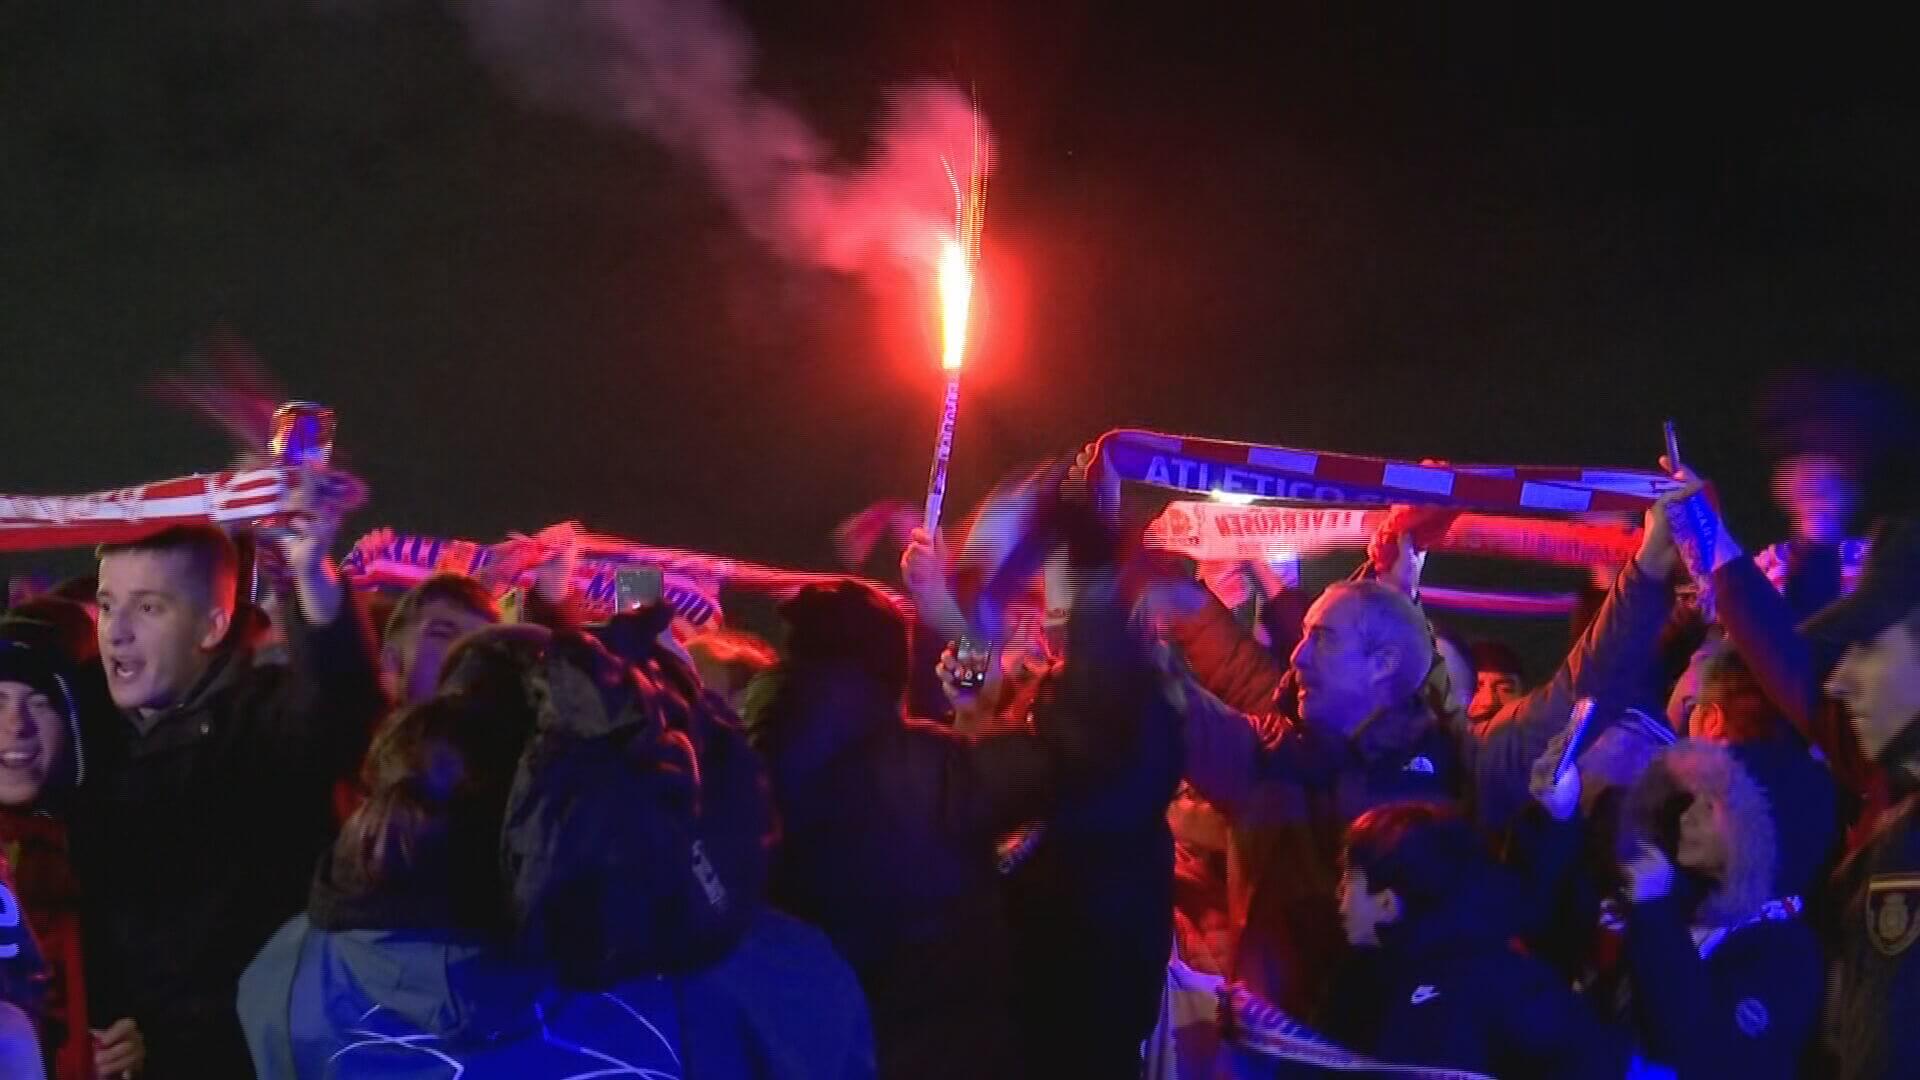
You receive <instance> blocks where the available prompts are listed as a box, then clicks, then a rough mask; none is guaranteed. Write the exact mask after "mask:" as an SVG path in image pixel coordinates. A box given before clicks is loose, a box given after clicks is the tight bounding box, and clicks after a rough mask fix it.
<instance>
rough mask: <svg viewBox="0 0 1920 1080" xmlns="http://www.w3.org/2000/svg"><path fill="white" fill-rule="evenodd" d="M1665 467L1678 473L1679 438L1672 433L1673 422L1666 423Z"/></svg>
mask: <svg viewBox="0 0 1920 1080" xmlns="http://www.w3.org/2000/svg"><path fill="white" fill-rule="evenodd" d="M1666 429H1667V465H1668V467H1670V468H1671V469H1672V471H1674V472H1679V471H1680V436H1679V435H1677V434H1675V433H1674V430H1673V421H1671V420H1669V421H1667V425H1666Z"/></svg>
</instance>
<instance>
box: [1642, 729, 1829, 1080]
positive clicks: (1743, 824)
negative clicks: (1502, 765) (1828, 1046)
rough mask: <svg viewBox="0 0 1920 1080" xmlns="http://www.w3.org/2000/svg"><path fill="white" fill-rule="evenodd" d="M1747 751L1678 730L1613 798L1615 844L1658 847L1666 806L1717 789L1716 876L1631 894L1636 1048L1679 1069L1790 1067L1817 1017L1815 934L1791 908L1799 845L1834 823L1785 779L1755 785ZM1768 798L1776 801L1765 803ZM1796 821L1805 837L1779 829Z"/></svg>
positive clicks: (1784, 1070)
mask: <svg viewBox="0 0 1920 1080" xmlns="http://www.w3.org/2000/svg"><path fill="white" fill-rule="evenodd" d="M1759 757H1760V755H1755V754H1751V753H1745V752H1743V751H1742V750H1739V749H1729V748H1728V747H1725V746H1722V745H1719V744H1716V743H1710V742H1703V741H1699V740H1688V741H1685V742H1681V743H1678V744H1676V745H1675V746H1673V747H1671V748H1669V749H1667V750H1666V751H1664V752H1663V753H1661V755H1660V756H1659V757H1658V758H1656V759H1655V760H1654V763H1653V765H1652V766H1651V767H1649V768H1648V770H1647V771H1646V773H1645V774H1643V775H1642V776H1641V778H1640V780H1639V781H1638V782H1636V783H1635V785H1634V787H1633V790H1632V791H1630V792H1629V793H1628V796H1627V801H1626V805H1625V807H1624V809H1623V814H1624V820H1623V824H1622V833H1623V837H1622V840H1623V849H1624V850H1627V851H1631V850H1633V845H1637V844H1639V843H1642V842H1648V843H1655V844H1657V845H1660V846H1662V847H1668V846H1669V845H1668V844H1667V843H1663V839H1664V838H1665V837H1666V836H1668V835H1671V830H1672V829H1673V828H1674V821H1675V820H1676V819H1677V816H1678V812H1679V811H1680V810H1682V809H1684V807H1685V805H1686V803H1687V802H1689V801H1690V800H1691V799H1694V798H1700V797H1711V798H1713V799H1715V800H1717V801H1718V802H1719V803H1720V804H1721V806H1722V808H1723V813H1724V816H1725V820H1726V822H1727V830H1728V832H1727V836H1726V841H1727V844H1726V846H1727V865H1726V868H1725V871H1724V873H1723V875H1722V876H1721V877H1720V879H1719V880H1717V881H1708V880H1705V879H1702V878H1699V877H1698V876H1696V875H1693V874H1691V873H1689V872H1687V871H1684V870H1679V871H1676V882H1675V887H1674V888H1673V890H1672V891H1671V892H1670V893H1669V895H1667V896H1665V897H1663V898H1661V899H1658V900H1654V901H1649V902H1646V903H1639V904H1634V905H1632V910H1631V912H1630V914H1629V917H1628V925H1627V940H1626V961H1627V972H1628V975H1629V978H1630V979H1631V985H1632V1013H1633V1016H1632V1019H1633V1022H1634V1025H1635V1027H1636V1029H1637V1030H1638V1031H1639V1033H1640V1035H1641V1040H1642V1047H1641V1054H1642V1056H1643V1057H1645V1058H1646V1059H1648V1060H1650V1061H1654V1062H1657V1063H1660V1064H1663V1065H1667V1066H1669V1067H1671V1068H1673V1069H1674V1070H1676V1072H1677V1073H1678V1074H1679V1076H1680V1077H1682V1078H1683V1080H1685V1078H1693V1077H1717V1076H1742V1077H1768V1076H1777V1077H1792V1076H1796V1075H1798V1074H1799V1071H1800V1067H1801V1064H1802V1061H1803V1058H1804V1057H1805V1055H1806V1054H1807V1052H1808V1051H1809V1049H1810V1048H1811V1046H1812V1043H1813V1036H1814V1033H1815V1031H1816V1029H1817V1025H1818V1022H1819V1016H1820V1003H1821V986H1822V981H1823V980H1822V975H1823V971H1822V964H1821V955H1820V947H1819V941H1818V939H1817V937H1816V936H1815V934H1814V932H1813V930H1812V928H1811V927H1809V926H1808V925H1807V922H1806V920H1805V919H1803V918H1801V917H1800V914H1799V913H1800V908H1801V905H1802V903H1803V901H1804V898H1803V897H1801V896H1799V895H1798V894H1796V893H1792V892H1788V891H1785V890H1789V889H1794V888H1800V887H1804V886H1805V885H1807V884H1810V883H1811V880H1812V876H1813V875H1812V874H1811V873H1810V871H1809V870H1808V868H1807V864H1808V863H1809V862H1810V861H1811V860H1810V858H1809V857H1808V856H1806V855H1804V854H1803V853H1804V852H1808V851H1813V850H1818V849H1819V848H1820V846H1821V841H1820V840H1819V839H1818V836H1819V835H1820V834H1821V833H1822V830H1823V829H1824V835H1825V836H1826V837H1827V840H1828V842H1831V840H1832V839H1833V838H1835V836H1836V835H1837V828H1836V824H1835V820H1834V817H1833V815H1832V813H1831V810H1830V809H1829V812H1828V814H1827V815H1826V818H1825V820H1824V823H1822V822H1819V821H1815V822H1812V823H1808V821H1807V817H1808V816H1817V815H1818V810H1819V808H1818V807H1817V806H1808V807H1801V806H1799V805H1795V804H1789V803H1786V802H1784V801H1780V796H1782V795H1784V794H1785V793H1786V792H1788V791H1790V790H1791V788H1789V787H1788V786H1787V784H1785V783H1784V782H1781V783H1777V785H1776V787H1775V788H1774V790H1773V791H1769V790H1768V789H1767V788H1766V787H1763V786H1762V784H1761V782H1760V781H1759V780H1758V779H1756V776H1755V772H1756V771H1759V772H1761V774H1762V775H1767V773H1766V772H1765V771H1764V768H1761V767H1750V765H1749V761H1752V760H1755V759H1756V758H1759ZM1775 806H1781V807H1789V806H1791V809H1790V810H1789V811H1787V812H1784V813H1776V812H1775V810H1774V807H1775ZM1801 833H1805V834H1807V836H1808V837H1811V838H1810V839H1793V838H1790V837H1791V836H1794V835H1796V834H1801Z"/></svg>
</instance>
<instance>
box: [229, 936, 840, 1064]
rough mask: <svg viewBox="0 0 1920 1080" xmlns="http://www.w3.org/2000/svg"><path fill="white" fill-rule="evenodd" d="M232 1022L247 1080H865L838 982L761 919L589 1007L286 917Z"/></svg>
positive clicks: (500, 974)
mask: <svg viewBox="0 0 1920 1080" xmlns="http://www.w3.org/2000/svg"><path fill="white" fill-rule="evenodd" d="M239 1010H240V1017H241V1023H242V1025H243V1026H244V1028H245V1030H246V1035H247V1046H248V1049H249V1051H250V1052H251V1053H252V1055H253V1062H254V1067H255V1069H256V1070H257V1072H258V1075H259V1076H260V1078H261V1080H292V1078H296V1077H298V1078H300V1080H317V1078H342V1080H344V1078H349V1077H351V1078H354V1080H363V1078H364V1080H444V1078H445V1077H446V1076H448V1075H450V1074H452V1075H458V1076H461V1077H464V1078H465V1080H489V1078H499V1080H547V1078H554V1080H557V1078H560V1077H569V1076H578V1075H582V1074H594V1075H604V1073H601V1072H600V1070H607V1069H615V1070H633V1071H623V1072H621V1075H648V1076H654V1077H656V1078H658V1080H666V1078H669V1077H671V1078H676V1080H677V1078H680V1077H688V1078H698V1077H736V1076H765V1077H808V1078H814V1077H817V1078H820V1080H858V1078H863V1077H870V1076H872V1075H873V1058H872V1039H871V1036H870V1034H869V1032H868V1030H867V1020H866V1010H865V1006H864V1003H863V1002H862V1000H861V998H860V991H859V986H858V984H857V983H856V982H855V980H854V978H853V975H852V973H851V972H849V971H848V970H847V969H846V966H845V964H844V963H842V962H841V961H840V959H839V958H838V957H837V956H836V955H835V954H834V952H833V949H832V947H831V946H830V945H828V943H827V942H826V940H825V939H824V938H823V937H822V936H821V935H820V934H819V933H818V932H816V931H814V930H811V929H809V928H807V927H805V926H802V925H801V924H799V923H797V922H795V921H794V920H792V919H788V918H785V917H784V916H780V915H777V914H774V913H771V912H763V913H762V914H761V915H759V916H758V917H757V919H756V920H755V922H754V924H753V926H752V928H751V929H750V930H749V931H748V934H747V936H746V938H745V939H744V940H743V941H742V942H741V944H740V945H739V946H738V947H736V949H735V950H734V952H733V953H731V954H730V955H729V956H728V957H727V958H726V959H725V960H723V961H721V962H720V963H719V964H717V965H715V966H713V967H712V968H709V969H707V970H705V971H702V972H699V973H698V974H695V975H690V976H682V977H676V978H645V979H635V980H631V981H628V982H626V983H623V984H620V985H618V986H615V987H613V988H612V989H610V990H607V991H605V992H600V993H595V992H586V991H570V990H563V989H560V988H558V987H557V986H556V985H555V984H554V982H553V980H552V978H551V976H550V975H549V974H547V973H544V972H541V971H539V970H535V969H531V968H527V967H524V966H521V965H518V964H515V963H513V962H511V961H509V960H507V959H506V957H505V954H504V952H503V950H502V949H500V948H499V947H497V946H495V945H492V944H490V943H488V942H486V941H485V940H483V939H481V938H479V937H477V936H475V935H471V934H463V933H460V932H454V931H444V930H430V929H393V930H335V931H328V930H320V929H317V928H316V927H315V926H314V924H313V921H312V920H311V919H310V918H309V917H308V916H306V915H302V916H299V917H297V918H295V919H294V920H293V921H291V922H289V923H288V924H287V925H286V926H285V927H283V928H281V930H280V932H279V933H277V934H275V935H274V936H273V938H272V940H270V941H269V942H268V943H267V946H266V948H265V949H263V950H261V953H260V956H259V957H258V958H257V959H256V960H255V961H254V962H253V964H252V965H251V966H250V967H248V969H247V971H246V974H245V976H244V977H243V978H242V979H241V983H240V996H239ZM638 1070H652V1071H651V1072H644V1073H643V1072H639V1071H638Z"/></svg>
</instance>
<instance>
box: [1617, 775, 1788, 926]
mask: <svg viewBox="0 0 1920 1080" xmlns="http://www.w3.org/2000/svg"><path fill="white" fill-rule="evenodd" d="M1702 795H1707V796H1712V797H1713V798H1715V799H1717V800H1719V802H1720V803H1721V805H1722V806H1724V807H1725V809H1726V819H1727V824H1728V836H1727V872H1726V875H1725V877H1724V878H1723V879H1721V880H1720V881H1717V882H1714V883H1713V884H1712V885H1711V887H1710V888H1709V890H1708V892H1707V894H1706V896H1705V898H1703V899H1702V900H1701V901H1700V904H1699V906H1698V907H1697V908H1695V909H1694V913H1693V923H1694V925H1696V926H1703V927H1731V926H1737V925H1739V924H1741V923H1743V922H1746V921H1747V920H1748V919H1751V918H1753V917H1754V916H1755V915H1758V914H1759V913H1760V909H1761V908H1762V907H1763V906H1764V905H1765V904H1766V902H1767V901H1768V900H1770V899H1772V898H1773V896H1774V878H1775V864H1776V862H1777V861H1778V859H1779V845H1778V841H1777V840H1776V837H1775V830H1774V815H1773V810H1772V807H1771V805H1770V804H1769V801H1768V798H1767V792H1766V791H1765V789H1763V788H1762V787H1761V786H1760V784H1759V782H1758V781H1756V780H1755V779H1754V777H1753V776H1752V774H1750V773H1749V772H1748V771H1747V770H1746V768H1744V767H1743V766H1742V765H1741V763H1740V761H1739V759H1738V758H1736V757H1735V756H1734V754H1733V752H1732V751H1731V750H1729V749H1728V748H1727V747H1725V746H1722V745H1720V744H1718V743H1711V742H1705V741H1702V740H1699V739H1688V740H1686V741H1684V742H1680V743H1676V744H1674V745H1673V746H1670V747H1668V748H1667V749H1665V750H1663V751H1661V753H1660V754H1659V756H1657V757H1655V758H1654V760H1653V764H1652V765H1650V766H1649V767H1648V768H1647V770H1646V772H1644V773H1642V774H1641V776H1640V778H1639V779H1638V780H1637V781H1635V782H1634V785H1633V787H1632V789H1631V790H1629V792H1628V793H1627V801H1626V805H1625V806H1624V807H1623V808H1622V811H1621V814H1622V820H1621V829H1620V844H1621V850H1622V852H1623V853H1630V852H1632V851H1634V850H1637V848H1638V845H1639V844H1640V843H1641V842H1643V841H1644V842H1649V843H1653V844H1655V845H1656V846H1658V847H1660V848H1662V849H1663V850H1665V851H1667V852H1668V853H1669V856H1670V857H1671V853H1672V845H1673V843H1674V842H1675V839H1676V837H1677V832H1676V829H1677V821H1678V815H1679V812H1680V811H1681V810H1683V809H1684V808H1685V804H1684V802H1682V797H1684V796H1695V797H1698V796H1702Z"/></svg>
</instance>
